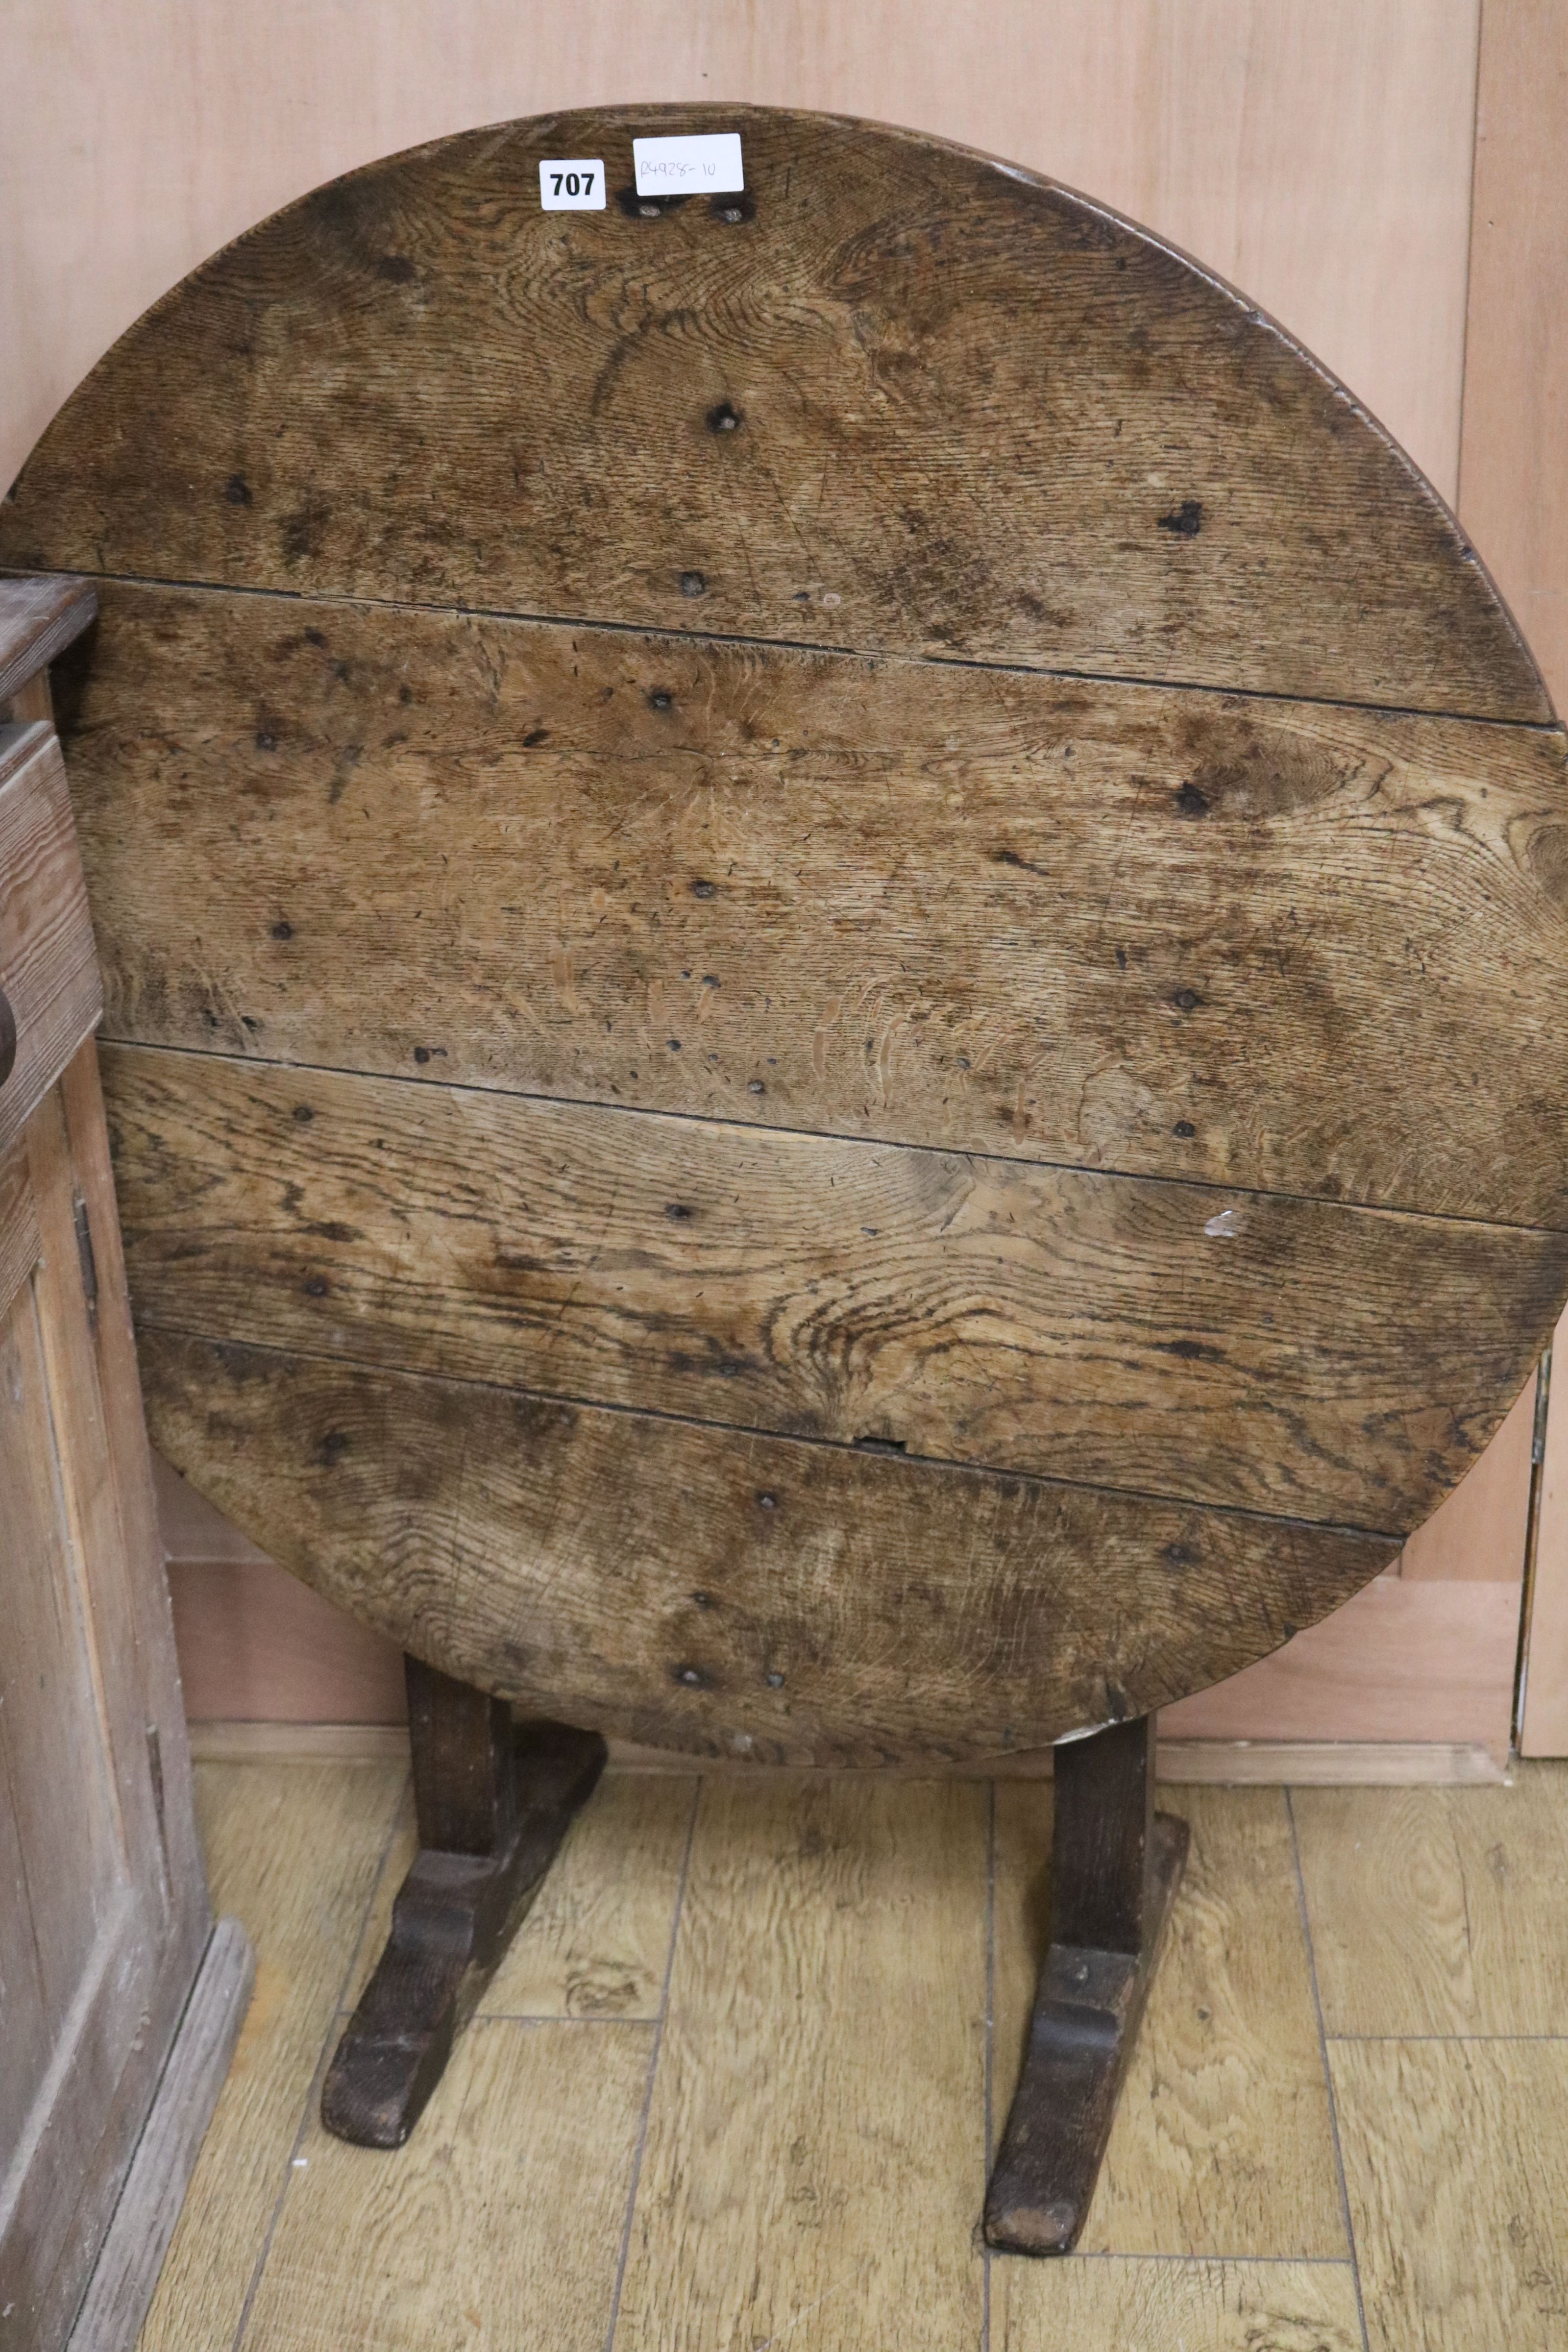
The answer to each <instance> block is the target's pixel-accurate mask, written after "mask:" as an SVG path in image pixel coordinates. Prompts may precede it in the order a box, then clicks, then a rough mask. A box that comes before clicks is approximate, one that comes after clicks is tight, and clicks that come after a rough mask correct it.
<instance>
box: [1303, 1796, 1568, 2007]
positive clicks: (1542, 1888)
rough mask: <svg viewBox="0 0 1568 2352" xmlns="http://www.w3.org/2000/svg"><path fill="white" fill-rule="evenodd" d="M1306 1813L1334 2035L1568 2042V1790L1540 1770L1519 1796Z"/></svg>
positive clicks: (1372, 1801) (1361, 1804) (1392, 1801)
mask: <svg viewBox="0 0 1568 2352" xmlns="http://www.w3.org/2000/svg"><path fill="white" fill-rule="evenodd" d="M1293 1802H1294V1805H1295V1811H1296V1823H1297V1830H1298V1834H1299V1837H1300V1852H1301V1870H1302V1875H1303V1878H1304V1881H1305V1885H1306V1890H1307V1903H1308V1909H1309V1913H1310V1919H1311V1927H1312V1942H1313V1948H1314V1950H1315V1952H1316V1954H1317V1964H1318V1982H1319V1986H1320V1989H1321V1994H1322V2001H1323V2020H1324V2023H1325V2025H1326V2026H1327V2029H1328V2031H1329V2032H1331V2033H1334V2034H1426V2033H1450V2034H1453V2033H1458V2034H1465V2033H1503V2034H1508V2033H1525V2034H1530V2033H1534V2034H1540V2033H1562V2032H1564V2030H1565V2028H1568V1953H1565V1952H1564V1949H1563V1937H1562V1935H1561V1933H1560V1931H1559V1924H1558V1918H1557V1912H1558V1908H1559V1906H1560V1905H1561V1903H1562V1900H1563V1888H1564V1886H1565V1885H1568V1823H1565V1822H1564V1821H1563V1783H1562V1780H1561V1777H1560V1776H1557V1775H1553V1774H1552V1773H1550V1772H1548V1771H1547V1770H1546V1769H1543V1768H1542V1767H1541V1766H1536V1767H1534V1768H1531V1766H1528V1765H1525V1766H1521V1767H1520V1768H1518V1771H1517V1779H1516V1780H1515V1782H1514V1785H1513V1786H1511V1787H1509V1788H1499V1789H1471V1790H1464V1791H1463V1792H1462V1793H1461V1792H1460V1791H1458V1790H1436V1789H1422V1790H1414V1789H1413V1790H1407V1791H1405V1793H1404V1794H1402V1795H1399V1796H1393V1795H1390V1794H1387V1793H1379V1794H1378V1795H1377V1796H1375V1797H1374V1796H1373V1795H1372V1794H1371V1792H1365V1793H1363V1792H1362V1791H1359V1790H1350V1789H1344V1790H1341V1789H1332V1790H1331V1789H1314V1790H1303V1791H1301V1792H1300V1794H1299V1795H1297V1796H1296V1797H1295V1799H1294V1800H1293Z"/></svg>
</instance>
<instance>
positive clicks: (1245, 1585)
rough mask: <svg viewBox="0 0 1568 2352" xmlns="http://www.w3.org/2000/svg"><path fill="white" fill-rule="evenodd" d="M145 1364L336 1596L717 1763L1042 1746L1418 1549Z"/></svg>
mask: <svg viewBox="0 0 1568 2352" xmlns="http://www.w3.org/2000/svg"><path fill="white" fill-rule="evenodd" d="M142 1367H143V1371H144V1375H145V1377H146V1380H147V1382H148V1388H149V1393H150V1395H151V1396H152V1397H153V1400H154V1401H155V1409H156V1412H157V1414H158V1419H159V1426H160V1428H161V1430H162V1432H163V1440H164V1443H165V1444H167V1445H168V1446H169V1450H170V1451H171V1453H172V1454H173V1455H174V1458H175V1459H176V1460H178V1459H179V1458H181V1456H182V1455H183V1456H184V1457H185V1458H187V1459H192V1460H197V1459H199V1461H200V1463H201V1465H202V1476H203V1479H204V1482H205V1486H206V1488H207V1491H208V1493H209V1494H210V1495H211V1496H212V1497H213V1499H214V1500H215V1501H216V1503H217V1504H218V1505H219V1507H221V1508H223V1509H225V1510H226V1511H227V1512H228V1513H229V1515H230V1516H231V1517H235V1518H237V1519H238V1520H239V1521H240V1522H241V1523H242V1524H244V1523H245V1522H247V1521H249V1522H250V1523H251V1524H257V1523H258V1521H259V1520H260V1519H262V1518H263V1517H265V1518H266V1519H267V1520H268V1524H269V1525H270V1526H271V1527H272V1528H273V1529H274V1530H275V1540H276V1542H277V1546H278V1549H279V1558H280V1559H282V1560H283V1561H284V1563H285V1565H288V1566H292V1567H293V1568H294V1569H295V1570H296V1571H297V1572H298V1573H300V1574H302V1575H304V1576H305V1577H306V1578H307V1580H309V1581H310V1582H311V1583H313V1584H315V1585H316V1586H317V1587H318V1589H319V1590H320V1591H322V1592H324V1593H325V1594H326V1595H327V1597H328V1598H329V1599H330V1600H335V1601H339V1602H340V1603H341V1604H342V1605H343V1606H345V1607H347V1608H349V1609H351V1610H352V1611H353V1612H355V1613H356V1614H359V1615H362V1616H364V1617H366V1618H368V1619H369V1621H370V1622H371V1623H373V1624H376V1625H379V1626H380V1627H381V1628H382V1629H383V1630H384V1631H385V1632H387V1633H391V1634H392V1635H393V1637H394V1638H395V1640H396V1641H397V1642H398V1643H399V1644H400V1645H401V1646H402V1647H404V1648H405V1649H412V1650H414V1651H415V1652H416V1654H431V1655H434V1656H437V1657H441V1658H445V1659H450V1660H452V1661H454V1664H455V1670H456V1671H459V1672H467V1673H468V1675H469V1677H470V1678H471V1679H475V1680H479V1679H482V1680H484V1681H485V1682H487V1683H488V1684H489V1685H492V1686H493V1687H494V1688H496V1689H497V1690H499V1691H500V1692H501V1693H503V1694H504V1695H506V1696H510V1697H512V1698H515V1699H518V1700H520V1701H522V1702H524V1703H525V1704H527V1705H529V1706H531V1707H532V1708H534V1709H535V1711H538V1712H543V1711H545V1710H546V1709H550V1710H552V1711H553V1712H554V1713H556V1714H557V1715H559V1716H561V1717H563V1718H564V1719H566V1720H568V1721H576V1722H581V1723H584V1724H587V1725H592V1726H595V1727H598V1728H601V1729H603V1730H605V1732H607V1733H612V1734H616V1735H618V1736H622V1737H625V1738H631V1739H638V1740H647V1741H650V1742H653V1743H655V1744H658V1743H661V1742H662V1743H663V1744H666V1745H668V1746H670V1747H674V1748H683V1749H685V1750H686V1751H687V1752H688V1753H690V1754H694V1755H695V1754H712V1753H720V1754H740V1755H742V1756H753V1757H755V1758H756V1759H757V1760H759V1761H763V1760H774V1759H776V1760H784V1759H791V1760H795V1761H800V1762H807V1761H811V1760H814V1759H816V1760H822V1761H826V1760H829V1759H832V1760H837V1761H840V1762H846V1763H849V1762H863V1763H872V1762H878V1761H885V1762H891V1761H895V1760H897V1759H899V1758H900V1757H903V1756H907V1755H910V1754H921V1753H926V1754H929V1755H932V1756H937V1757H942V1756H947V1757H954V1758H956V1757H961V1756H964V1755H984V1754H988V1753H995V1752H997V1751H999V1750H1005V1749H1006V1748H1015V1747H1034V1746H1038V1745H1039V1744H1040V1743H1041V1742H1042V1741H1043V1740H1047V1739H1050V1738H1055V1737H1058V1736H1059V1735H1060V1734H1062V1733H1065V1732H1068V1731H1070V1730H1072V1729H1075V1728H1077V1727H1080V1726H1083V1725H1086V1724H1090V1723H1097V1722H1105V1721H1107V1720H1110V1719H1111V1718H1113V1717H1119V1716H1124V1715H1139V1714H1143V1713H1145V1712H1147V1711H1148V1710H1149V1709H1150V1708H1152V1707H1156V1706H1163V1704H1165V1702H1166V1701H1167V1700H1169V1699H1171V1698H1173V1697H1174V1696H1176V1695H1177V1694H1178V1693H1180V1692H1182V1691H1184V1690H1185V1689H1188V1688H1191V1687H1192V1686H1194V1684H1195V1683H1199V1682H1202V1681H1204V1680H1207V1679H1213V1678H1214V1676H1215V1673H1216V1672H1218V1673H1221V1674H1223V1673H1225V1672H1226V1671H1228V1670H1232V1669H1233V1668H1234V1667H1235V1666H1237V1665H1239V1664H1242V1663H1244V1662H1245V1661H1246V1660H1247V1658H1249V1657H1251V1656H1254V1655H1256V1654H1258V1653H1259V1652H1261V1651H1263V1650H1267V1649H1269V1648H1273V1647H1276V1646H1278V1644H1279V1642H1281V1641H1283V1640H1285V1639H1286V1638H1288V1635H1289V1632H1290V1631H1292V1630H1294V1628H1295V1627H1296V1626H1299V1625H1303V1624H1307V1623H1310V1622H1311V1621H1312V1620H1313V1619H1314V1618H1316V1617H1317V1616H1319V1615H1321V1614H1322V1613H1323V1612H1325V1611H1327V1610H1328V1609H1330V1608H1331V1607H1332V1606H1333V1605H1334V1604H1335V1602H1336V1601H1340V1600H1342V1599H1345V1598H1346V1597H1348V1595H1349V1594H1350V1593H1351V1592H1352V1591H1354V1590H1355V1588H1356V1587H1357V1586H1358V1585H1360V1584H1363V1583H1364V1582H1365V1581H1366V1580H1367V1579H1368V1578H1369V1577H1370V1576H1371V1575H1373V1574H1374V1573H1375V1572H1376V1570H1377V1569H1378V1568H1380V1567H1383V1566H1386V1565H1387V1564H1388V1562H1389V1561H1390V1560H1391V1559H1393V1558H1394V1554H1395V1552H1396V1550H1397V1548H1398V1547H1397V1542H1396V1540H1395V1539H1394V1538H1386V1537H1377V1536H1371V1535H1364V1534H1361V1533H1357V1532H1355V1531H1354V1530H1349V1529H1342V1528H1330V1527H1323V1526H1319V1525H1314V1524H1311V1523H1309V1522H1304V1521H1292V1520H1287V1519H1281V1518H1276V1517H1266V1516H1263V1515H1261V1514H1253V1513H1247V1512H1240V1511H1230V1510H1214V1509H1208V1508H1204V1507H1198V1506H1195V1505H1181V1504H1175V1503H1165V1502H1160V1501H1157V1500H1155V1499H1153V1498H1151V1497H1147V1496H1131V1495H1123V1494H1119V1493H1116V1492H1113V1491H1110V1490H1108V1489H1104V1488H1096V1487H1090V1486H1075V1485H1070V1484H1066V1483H1056V1482H1052V1481H1048V1480H1044V1479H1033V1478H1024V1477H1016V1476H1008V1475H1003V1474H1001V1473H998V1472H995V1471H989V1470H986V1471H978V1470H969V1469H961V1468H958V1467H956V1466H951V1465H943V1464H939V1463H926V1462H919V1461H913V1460H908V1459H904V1458H901V1457H900V1456H897V1455H894V1456H892V1457H890V1458H889V1457H882V1456H879V1455H877V1454H868V1453H863V1452H860V1451H858V1450H856V1449H853V1448H849V1447H845V1446H837V1445H833V1446H828V1445H822V1444H807V1443H803V1442H801V1441H799V1440H795V1439H790V1438H781V1437H764V1436H756V1435H750V1434H747V1433H743V1432H737V1431H733V1430H726V1429H719V1428H713V1427H710V1426H707V1425H705V1424H702V1423H689V1422H681V1421H677V1420H670V1419H665V1418H663V1417H660V1416H657V1415H651V1414H641V1413H636V1414H633V1413H626V1412H610V1411H606V1410H605V1409H604V1408H601V1407H589V1406H579V1405H575V1404H572V1403H567V1402H560V1401H555V1400H552V1399H548V1398H540V1397H531V1396H525V1395H521V1394H510V1393H507V1392H505V1391H498V1390H495V1389H490V1388H486V1387H482V1386H478V1385H472V1384H469V1383H467V1382H462V1381H437V1380H434V1379H428V1378H416V1377H414V1376H412V1375H410V1374H408V1373H402V1372H396V1373H384V1372H372V1371H367V1370H360V1369H358V1368H355V1367H353V1366H348V1365H342V1364H334V1363H331V1362H326V1361H322V1360H317V1359H313V1358H309V1357H304V1356H300V1355H290V1354H286V1353H283V1352H281V1351H276V1350H272V1349H260V1348H256V1347H251V1346H245V1345H240V1344H238V1343H217V1342H212V1341H207V1340H203V1339H186V1338H184V1337H181V1336H179V1335H177V1334H174V1333H170V1332H166V1331H163V1330H161V1329H159V1328H156V1327H155V1326H154V1327H149V1328H147V1329H146V1330H145V1331H144V1333H143V1335H142ZM1296 1612H1299V1613H1296Z"/></svg>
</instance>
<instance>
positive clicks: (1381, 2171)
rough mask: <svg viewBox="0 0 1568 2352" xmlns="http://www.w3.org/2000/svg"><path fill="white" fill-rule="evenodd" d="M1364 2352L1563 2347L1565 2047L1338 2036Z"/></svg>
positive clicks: (1335, 2055)
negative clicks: (1369, 2348) (1362, 2305)
mask: <svg viewBox="0 0 1568 2352" xmlns="http://www.w3.org/2000/svg"><path fill="white" fill-rule="evenodd" d="M1330 2060H1331V2065H1332V2069H1333V2079H1334V2096H1335V2099H1336V2101H1337V2103H1338V2106H1339V2112H1340V2116H1341V2118H1342V2123H1341V2129H1342V2134H1343V2136H1344V2143H1345V2173H1346V2181H1347V2186H1348V2188H1349V2191H1350V2207H1351V2218H1352V2224H1353V2227H1354V2230H1355V2235H1356V2243H1357V2246H1358V2248H1359V2250H1360V2254H1361V2281H1362V2292H1363V2298H1364V2303H1365V2308H1366V2323H1367V2338H1368V2341H1369V2343H1370V2344H1371V2345H1372V2347H1373V2352H1406V2347H1409V2346H1412V2345H1416V2344H1419V2345H1421V2346H1422V2347H1423V2352H1427V2347H1430V2352H1493V2347H1496V2346H1498V2345H1502V2344H1506V2345H1508V2346H1510V2347H1512V2352H1556V2347H1557V2346H1559V2345H1560V2344H1561V2343H1562V2341H1563V2323H1564V2317H1565V2315H1568V2262H1565V2261H1564V2256H1563V2245H1564V2239H1565V2233H1568V2146H1565V2145H1564V2140H1563V2129H1562V2116H1563V2110H1564V2107H1565V2106H1568V2043H1565V2042H1562V2041H1552V2042H1524V2043H1521V2042H1511V2041H1510V2042H1449V2041H1441V2042H1384V2041H1375V2042H1331V2044H1330Z"/></svg>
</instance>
